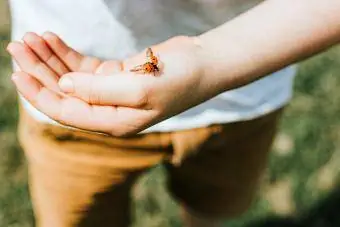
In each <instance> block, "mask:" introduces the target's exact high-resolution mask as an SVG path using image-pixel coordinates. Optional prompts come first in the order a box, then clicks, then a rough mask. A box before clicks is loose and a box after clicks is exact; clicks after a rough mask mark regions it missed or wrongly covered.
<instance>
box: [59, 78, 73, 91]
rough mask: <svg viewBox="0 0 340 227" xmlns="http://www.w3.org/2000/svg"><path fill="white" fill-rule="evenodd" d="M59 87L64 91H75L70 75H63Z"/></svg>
mask: <svg viewBox="0 0 340 227" xmlns="http://www.w3.org/2000/svg"><path fill="white" fill-rule="evenodd" d="M59 87H60V89H61V90H62V91H63V92H66V93H72V92H74V85H73V81H72V79H71V78H69V77H63V78H61V79H60V80H59Z"/></svg>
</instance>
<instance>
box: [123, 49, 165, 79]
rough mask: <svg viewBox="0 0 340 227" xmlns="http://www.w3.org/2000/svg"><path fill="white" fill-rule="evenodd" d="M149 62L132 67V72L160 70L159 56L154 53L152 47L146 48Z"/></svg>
mask: <svg viewBox="0 0 340 227" xmlns="http://www.w3.org/2000/svg"><path fill="white" fill-rule="evenodd" d="M146 57H147V60H148V61H147V62H146V63H144V64H143V65H137V66H136V67H134V68H132V69H130V71H131V72H137V73H153V74H154V75H155V72H159V68H158V66H157V65H158V58H157V57H156V56H155V55H154V54H153V52H152V50H151V48H148V49H147V50H146Z"/></svg>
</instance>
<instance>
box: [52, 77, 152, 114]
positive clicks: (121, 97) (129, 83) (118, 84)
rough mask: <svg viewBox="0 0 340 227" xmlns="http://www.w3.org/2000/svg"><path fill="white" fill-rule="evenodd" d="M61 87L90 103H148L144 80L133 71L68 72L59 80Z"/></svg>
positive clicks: (134, 104)
mask: <svg viewBox="0 0 340 227" xmlns="http://www.w3.org/2000/svg"><path fill="white" fill-rule="evenodd" d="M58 83H59V86H60V89H61V90H62V91H63V92H65V93H66V94H68V95H71V96H74V97H77V98H80V99H82V100H84V101H86V102H88V103H90V104H96V105H117V106H129V107H142V106H145V105H146V104H147V97H146V94H147V91H146V89H145V86H144V83H143V80H141V79H140V78H138V77H136V76H135V75H133V74H131V73H124V72H122V73H118V74H114V75H109V76H107V75H94V74H89V73H79V72H73V73H67V74H65V75H64V76H62V77H61V79H60V80H59V82H58Z"/></svg>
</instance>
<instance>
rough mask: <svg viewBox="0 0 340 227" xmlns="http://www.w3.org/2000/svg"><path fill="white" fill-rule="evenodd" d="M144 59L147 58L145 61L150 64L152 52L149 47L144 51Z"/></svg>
mask: <svg viewBox="0 0 340 227" xmlns="http://www.w3.org/2000/svg"><path fill="white" fill-rule="evenodd" d="M146 57H147V59H148V61H149V62H151V61H152V58H153V52H152V50H151V48H150V47H148V49H146Z"/></svg>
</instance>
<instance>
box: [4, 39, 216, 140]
mask: <svg viewBox="0 0 340 227" xmlns="http://www.w3.org/2000/svg"><path fill="white" fill-rule="evenodd" d="M23 40H24V43H18V42H13V43H11V44H10V45H9V46H8V51H9V52H10V54H11V55H12V56H13V57H14V59H15V60H16V62H17V63H18V65H19V66H20V68H21V70H22V72H17V73H14V76H13V81H14V83H15V84H16V86H17V89H18V90H19V92H20V93H21V94H22V95H23V96H24V97H25V98H26V99H27V100H28V101H29V102H30V103H31V104H33V105H34V106H35V107H36V108H37V109H39V110H40V111H42V112H43V113H45V114H46V115H47V116H49V117H51V118H52V119H54V120H56V121H58V122H60V123H62V124H65V125H69V126H73V127H76V128H81V129H86V130H90V131H99V132H104V133H109V134H111V135H115V136H122V135H127V134H131V133H136V132H139V131H141V130H143V129H145V128H147V127H148V126H151V125H153V124H155V123H157V122H160V121H161V120H163V119H166V118H168V117H171V116H173V115H175V114H178V113H180V112H182V111H184V110H186V109H188V108H190V107H192V106H194V105H197V104H199V103H200V102H202V101H204V100H207V99H209V98H211V97H212V96H214V95H216V94H215V93H214V92H215V91H216V89H213V92H212V90H210V91H207V90H206V89H205V88H207V87H211V86H209V84H208V83H203V81H202V78H203V77H201V75H202V68H201V66H200V61H199V59H198V58H197V56H198V55H197V53H196V48H197V47H196V46H195V45H194V44H193V43H192V40H191V39H190V38H188V37H176V38H173V39H170V40H168V41H166V42H164V43H162V44H160V45H158V46H156V47H153V49H154V50H156V54H158V55H159V56H160V59H161V72H160V75H158V76H153V75H140V74H136V73H131V72H129V69H131V68H133V67H134V66H136V65H139V64H142V63H144V62H145V53H140V54H138V55H136V56H134V57H132V58H129V59H127V60H125V61H123V62H120V61H101V60H100V59H98V58H94V57H88V56H83V55H81V54H80V53H78V52H76V51H75V50H73V49H72V48H70V47H68V46H67V45H66V44H65V43H64V42H63V41H62V40H61V39H60V38H59V37H58V36H57V35H55V34H53V33H45V34H44V35H42V36H41V37H40V36H38V35H37V34H34V33H28V34H26V35H25V37H24V38H23ZM60 78H62V79H60ZM67 81H68V82H69V81H72V82H73V84H72V85H70V86H69V87H68V89H66V90H65V89H64V90H63V91H64V92H63V91H62V90H61V89H60V86H59V85H63V84H65V83H66V82H67ZM203 84H204V86H202V85H203ZM61 87H63V86H61ZM65 91H67V92H66V93H65ZM195 93H196V94H197V95H192V94H195Z"/></svg>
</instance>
